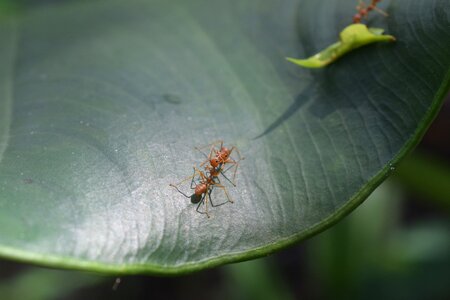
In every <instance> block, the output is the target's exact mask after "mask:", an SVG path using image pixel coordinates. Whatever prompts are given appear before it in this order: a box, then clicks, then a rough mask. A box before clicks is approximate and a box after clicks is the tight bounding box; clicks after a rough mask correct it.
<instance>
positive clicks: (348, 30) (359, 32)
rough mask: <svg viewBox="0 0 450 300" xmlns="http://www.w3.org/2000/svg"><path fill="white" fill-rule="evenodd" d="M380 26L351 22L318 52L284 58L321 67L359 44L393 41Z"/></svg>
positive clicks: (312, 66)
mask: <svg viewBox="0 0 450 300" xmlns="http://www.w3.org/2000/svg"><path fill="white" fill-rule="evenodd" d="M383 31H384V30H383V29H381V28H368V27H367V26H366V25H364V24H352V25H349V26H347V27H345V28H344V30H342V31H341V33H340V35H339V37H340V40H339V42H336V43H334V44H332V45H331V46H329V47H328V48H326V49H325V50H322V51H320V52H319V53H317V54H315V55H313V56H311V57H309V58H307V59H296V58H290V57H287V58H286V59H287V60H288V61H290V62H293V63H294V64H297V65H299V66H302V67H305V68H322V67H325V66H326V65H328V64H330V63H332V62H333V61H335V60H336V59H338V58H339V57H341V56H343V55H344V54H346V53H347V52H350V51H352V50H354V49H357V48H359V47H361V46H364V45H368V44H371V43H376V42H393V41H395V37H393V36H392V35H383Z"/></svg>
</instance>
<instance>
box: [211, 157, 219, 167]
mask: <svg viewBox="0 0 450 300" xmlns="http://www.w3.org/2000/svg"><path fill="white" fill-rule="evenodd" d="M209 162H210V164H211V166H213V167H214V168H217V167H218V166H219V164H220V161H219V159H218V158H217V157H213V158H211V160H210V161H209Z"/></svg>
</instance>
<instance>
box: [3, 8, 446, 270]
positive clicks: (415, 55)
mask: <svg viewBox="0 0 450 300" xmlns="http://www.w3.org/2000/svg"><path fill="white" fill-rule="evenodd" d="M383 3H384V4H385V6H384V8H385V9H387V11H388V12H389V14H390V17H389V18H384V17H382V16H377V15H373V16H372V17H371V19H372V20H374V22H373V24H372V25H376V26H377V27H382V28H385V29H386V31H387V33H389V34H393V35H394V36H396V37H397V39H398V40H397V42H396V43H394V44H376V45H371V46H368V47H365V48H362V49H360V50H358V51H355V52H354V53H351V54H349V55H347V56H346V57H344V58H342V59H340V60H339V61H338V62H336V63H334V64H333V65H332V66H330V67H328V68H326V69H324V70H318V71H309V70H303V69H300V68H298V67H296V66H294V65H292V64H290V63H288V62H286V61H285V60H284V57H285V56H294V57H307V56H309V55H311V54H313V53H315V52H317V51H318V50H320V49H322V48H324V47H325V46H327V45H329V44H331V43H333V42H335V41H336V39H337V36H338V33H339V31H340V30H341V29H342V28H343V27H345V26H346V25H348V23H349V22H350V20H351V17H352V14H353V13H354V5H355V1H353V0H348V1H337V0H334V1H331V0H322V1H317V0H310V1H297V0H292V1H271V0H267V1H266V0H260V1H238V0H232V1H231V0H230V1H219V0H217V1H216V0H208V1H197V0H191V1H182V0H179V1H162V0H161V1H82V2H78V1H71V2H69V3H68V4H52V5H49V6H46V7H43V8H34V9H32V10H30V11H28V12H27V13H26V14H24V15H22V16H18V17H16V18H13V19H11V18H9V19H6V18H3V20H2V21H1V25H0V38H1V41H2V42H1V44H0V65H1V68H0V253H1V255H3V256H6V257H11V258H15V259H21V260H25V261H32V262H38V263H41V264H47V265H53V266H64V267H74V268H85V269H91V270H97V271H111V272H123V273H127V272H128V273H136V272H150V273H164V274H169V273H180V272H185V271H192V270H197V269H201V268H204V267H208V266H213V265H218V264H222V263H226V262H230V261H237V260H242V259H248V258H252V257H256V256H260V255H265V254H268V253H270V252H273V251H275V250H277V249H280V248H282V247H284V246H286V245H289V244H292V243H294V242H296V241H298V240H301V239H303V238H305V237H307V236H309V235H312V234H314V233H317V232H319V231H321V230H323V229H324V228H326V227H328V226H330V225H331V224H333V223H334V222H336V221H337V220H338V219H340V218H341V217H343V216H344V215H345V214H347V213H348V212H349V211H351V210H352V209H353V208H355V207H356V206H357V205H358V204H359V203H361V202H362V201H363V200H364V198H365V197H366V196H367V195H368V194H369V193H370V192H371V191H372V190H373V189H374V188H375V187H376V186H377V185H378V184H379V183H380V182H381V181H382V180H383V178H384V177H386V176H387V175H388V174H389V172H390V171H391V170H393V169H394V168H395V164H396V162H397V161H398V160H399V159H400V158H401V157H403V156H404V155H405V154H406V153H407V152H408V151H409V150H410V149H411V148H412V147H413V146H414V145H415V144H416V143H417V142H418V140H419V139H420V137H421V135H422V134H423V132H424V130H425V129H426V127H427V126H428V125H429V123H430V122H431V120H432V118H433V117H434V115H435V114H436V112H437V110H438V108H439V106H440V104H441V102H442V98H443V96H444V94H445V92H446V91H447V89H448V86H449V69H450V55H449V49H450V34H449V31H448V28H449V25H450V21H449V19H450V17H449V10H450V8H449V5H450V4H449V2H448V1H447V0H433V1H430V0H415V1H410V0H398V1H395V2H394V1H393V2H392V3H391V4H389V2H388V1H386V2H383ZM386 4H389V5H386ZM217 139H224V140H225V142H226V143H227V144H235V145H237V146H238V147H239V149H240V150H241V152H242V154H243V155H244V156H245V157H246V159H245V160H244V161H243V162H242V165H241V167H240V169H239V175H238V179H237V183H238V186H237V188H230V193H231V195H232V197H233V199H234V200H235V203H234V204H228V205H223V206H221V207H218V208H215V209H212V210H211V214H212V218H211V219H207V218H206V217H205V216H204V215H201V214H198V213H196V212H195V206H193V205H192V204H191V203H190V202H189V201H188V200H187V199H185V198H184V197H183V196H182V195H180V194H179V193H177V192H176V191H174V190H173V189H171V188H170V187H169V183H172V182H176V181H178V180H180V179H181V178H183V177H185V176H188V175H190V174H191V172H192V166H193V165H195V164H198V163H200V162H201V161H202V156H201V155H200V154H199V153H196V152H195V151H194V149H193V147H194V146H199V145H204V144H207V143H208V142H211V141H214V140H217ZM218 197H219V196H218Z"/></svg>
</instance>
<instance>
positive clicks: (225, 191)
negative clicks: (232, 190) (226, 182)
mask: <svg viewBox="0 0 450 300" xmlns="http://www.w3.org/2000/svg"><path fill="white" fill-rule="evenodd" d="M214 187H218V188H219V189H222V190H223V191H224V193H225V196H227V199H228V201H229V202H231V203H234V201H233V200H231V197H230V195H229V194H228V191H227V188H226V187H225V186H223V185H221V184H219V183H217V184H215V185H214ZM225 203H226V202H225ZM225 203H224V204H225ZM221 205H223V204H221Z"/></svg>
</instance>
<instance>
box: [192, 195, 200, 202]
mask: <svg viewBox="0 0 450 300" xmlns="http://www.w3.org/2000/svg"><path fill="white" fill-rule="evenodd" d="M200 200H202V195H197V194H192V196H191V203H192V204H197V203H199V202H200Z"/></svg>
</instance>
